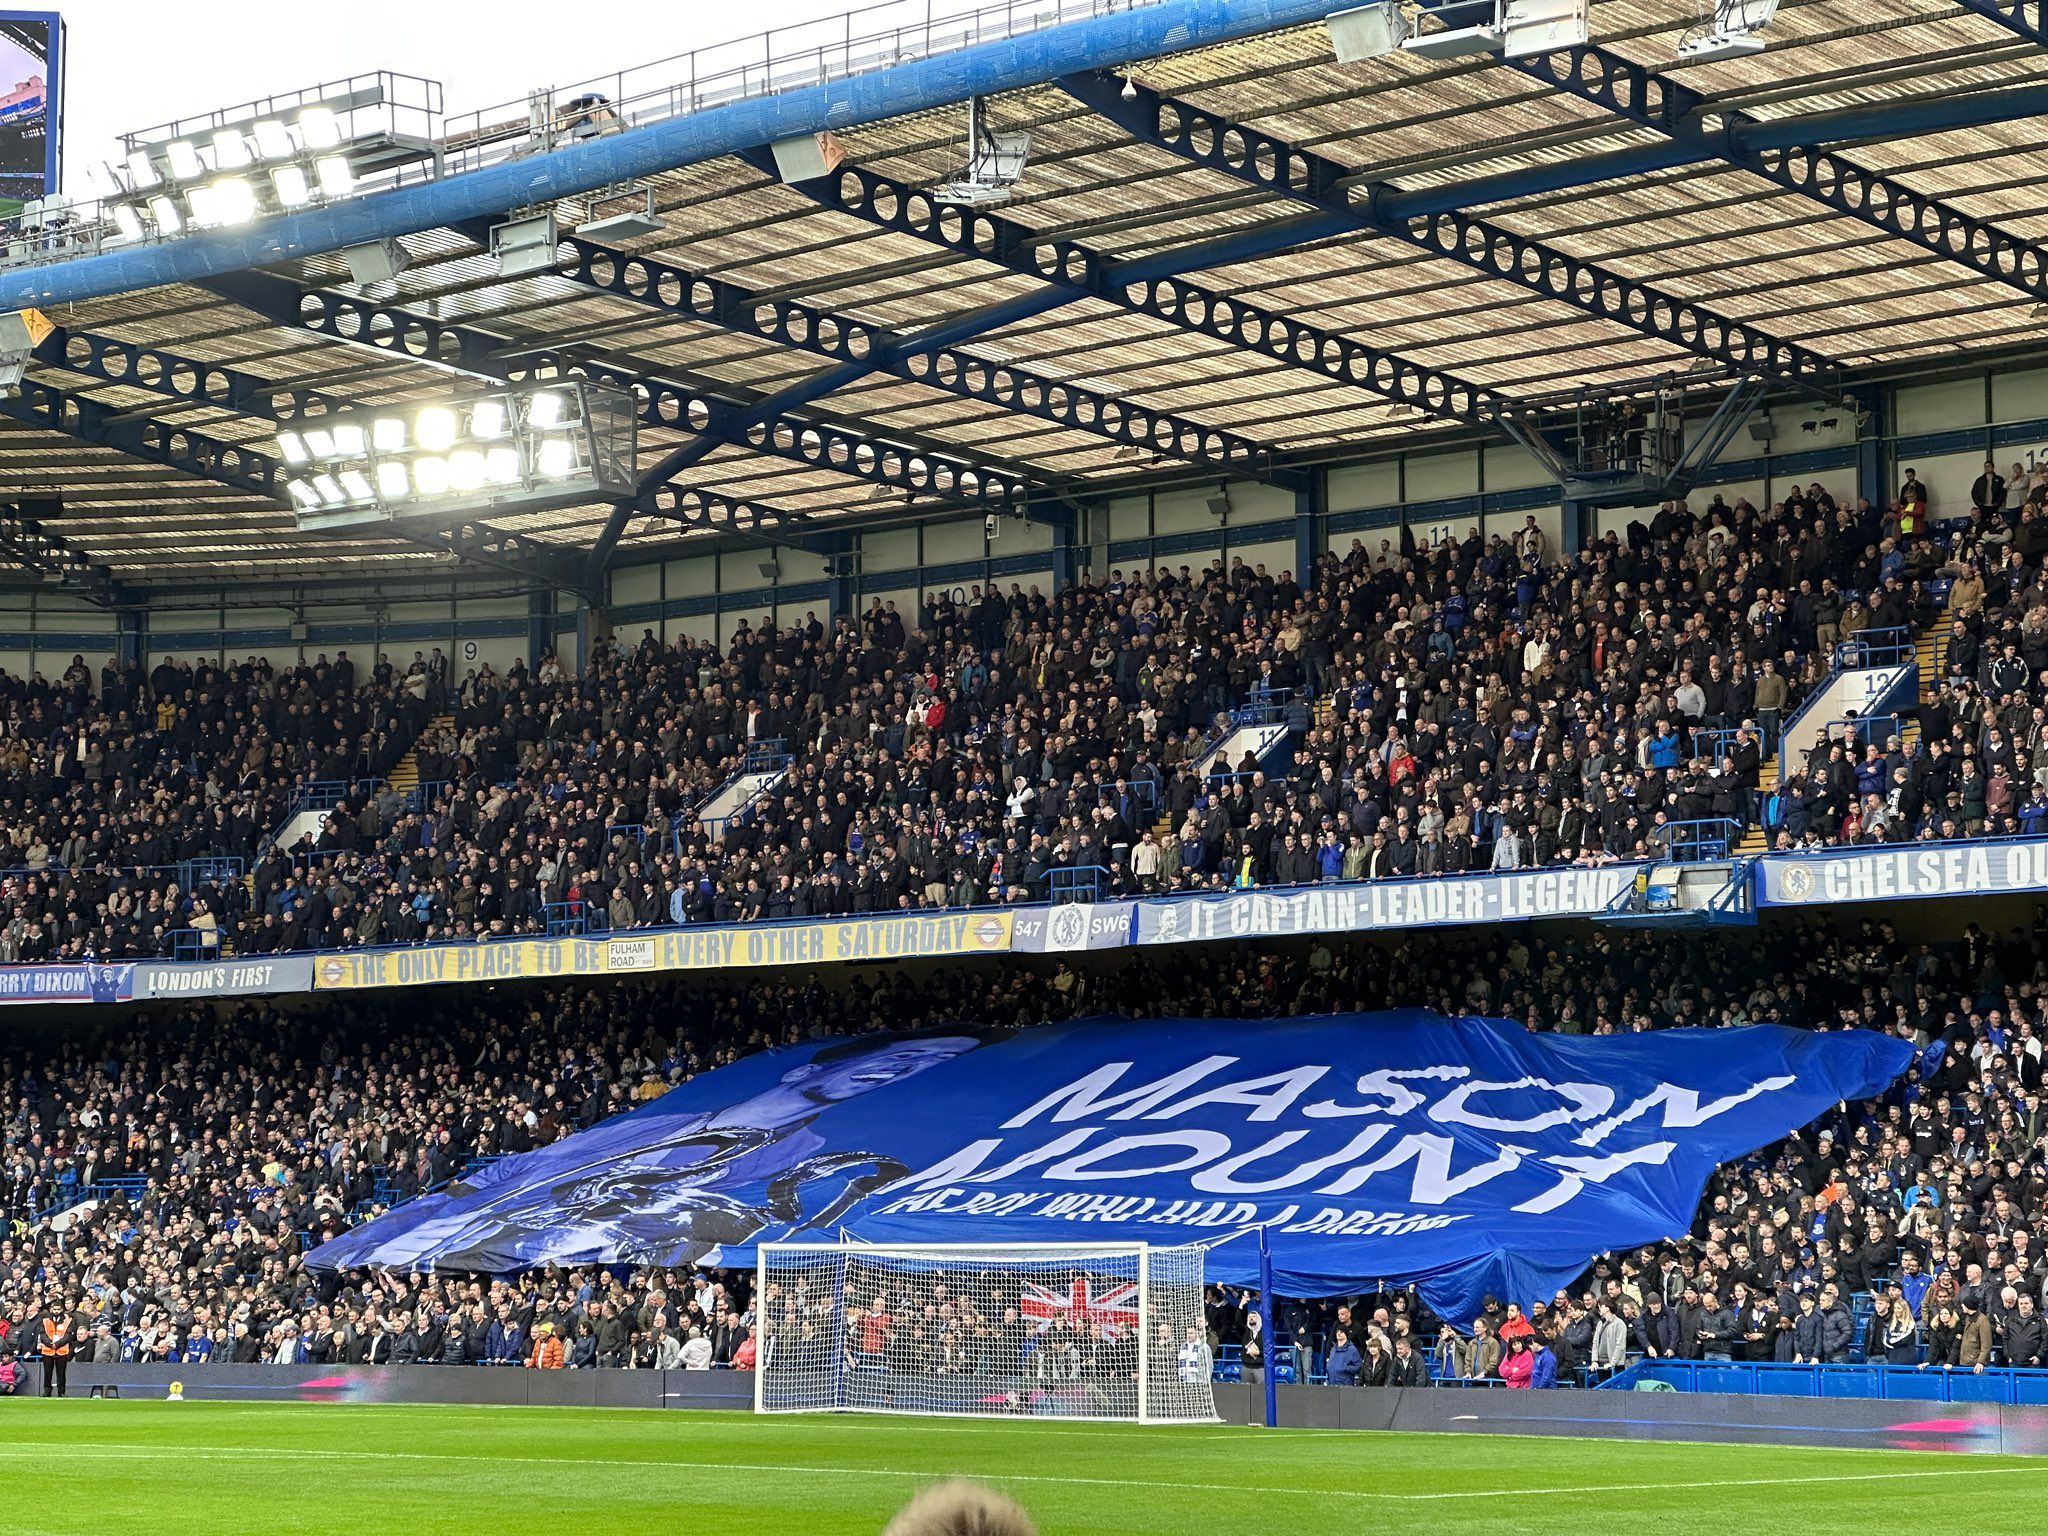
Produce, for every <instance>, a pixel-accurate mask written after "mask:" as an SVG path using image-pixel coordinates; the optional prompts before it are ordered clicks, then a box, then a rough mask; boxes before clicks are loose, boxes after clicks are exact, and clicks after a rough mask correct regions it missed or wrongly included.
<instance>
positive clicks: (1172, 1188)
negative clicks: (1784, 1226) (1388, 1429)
mask: <svg viewBox="0 0 2048 1536" xmlns="http://www.w3.org/2000/svg"><path fill="white" fill-rule="evenodd" d="M1912 1055H1913V1048H1912V1046H1911V1045H1910V1044H1909V1043H1908V1042H1905V1041H1901V1040H1894V1039H1891V1038H1888V1037H1886V1036H1882V1035H1876V1034H1871V1033H1868V1032H1863V1031H1850V1032H1837V1033H1832V1034H1811V1033H1805V1032H1801V1031H1797V1030H1791V1029H1786V1028H1783V1027H1779V1026H1774V1025H1758V1026H1754V1027H1750V1028H1747V1029H1741V1030H1726V1029H1721V1030H1672V1031H1665V1032H1660V1033H1654V1034H1641V1035H1628V1036H1610V1037H1598V1038H1595V1037H1583V1036H1577V1037H1572V1036H1557V1035H1532V1034H1529V1033H1527V1032H1526V1031H1524V1030H1523V1029H1521V1028H1520V1027H1519V1026H1517V1025H1515V1024H1512V1023H1508V1022H1505V1021H1502V1020H1491V1019H1473V1018H1467V1019H1457V1020H1447V1019H1442V1018H1439V1017H1437V1016H1436V1015H1433V1014H1426V1013H1422V1012H1417V1011H1407V1012H1399V1013H1383V1014H1367V1015H1352V1016H1345V1017H1321V1018H1314V1019H1295V1020H1289V1021H1283V1022H1278V1023H1259V1024H1247V1023H1245V1022H1243V1021H1241V1020H1185V1019H1180V1020H1159V1021H1149V1022H1146V1023H1126V1022H1120V1021H1112V1020H1088V1021H1082V1022H1079V1023H1074V1024H1067V1025H1060V1026H1054V1027H1048V1028H1044V1029H1035V1030H1027V1031H1022V1032H1018V1033H1014V1034H1007V1035H1004V1034H994V1033H987V1032H981V1031H977V1030H974V1029H972V1028H967V1027H963V1028H960V1029H958V1030H955V1031H950V1032H948V1031H940V1032H931V1033H925V1034H920V1035H916V1036H908V1037H903V1036H883V1037H874V1036H869V1037H863V1038H861V1039H857V1040H852V1041H840V1042H834V1043H830V1044H825V1045H809V1046H803V1047H797V1048H792V1049H790V1050H785V1051H779V1052H772V1053H767V1054H764V1055H761V1056H756V1057H751V1058H749V1059H747V1060H745V1061H742V1062H739V1063H736V1064H735V1065H734V1066H732V1067H728V1068H725V1069H723V1070H720V1071H716V1072H711V1073H707V1074H705V1075H704V1076H702V1077H699V1078H697V1079H695V1080H694V1081H692V1082H690V1083H688V1084H686V1085H684V1086H683V1087H681V1088H679V1089H677V1090H676V1091H675V1092H673V1093H671V1094H669V1095H667V1096H666V1097H664V1098H662V1099H659V1100H657V1101H656V1102H655V1103H653V1104H651V1105H649V1106H647V1107H646V1108H644V1109H642V1110H638V1111H636V1112H634V1113H633V1114H630V1115H625V1116H621V1117H619V1118H617V1119H615V1120H611V1121H608V1122H606V1123H604V1124H602V1125H599V1126H596V1127H594V1128H593V1129H591V1130H589V1131H587V1132H584V1133H583V1134H581V1135H578V1136H572V1137H569V1138H567V1139H566V1140H564V1141H561V1142H558V1143H556V1144H555V1145H553V1146H551V1147H547V1148H544V1149H542V1150H541V1151H539V1152H534V1153H529V1154H527V1155H525V1156H523V1157H516V1158H507V1159H504V1160H502V1161H500V1162H498V1163H495V1164H493V1165H491V1166H490V1167H489V1168H488V1169H486V1170H484V1171H483V1172H482V1173H481V1174H479V1176H478V1177H477V1178H476V1179H475V1180H473V1181H471V1182H469V1183H466V1184H458V1185H455V1186H451V1188H450V1189H448V1190H447V1191H444V1192H442V1193H440V1194H436V1195H432V1196H429V1197H427V1198H426V1199H423V1200H418V1201H415V1202H413V1203H411V1204H410V1205H407V1206H404V1207H401V1208H400V1209H398V1210H396V1211H393V1212H391V1213H390V1214H389V1215H387V1216H384V1217H382V1218H380V1219H378V1220H376V1221H373V1222H371V1223H369V1224H367V1225H366V1226H363V1227H360V1228H358V1229H357V1230H355V1231H354V1232H351V1233H348V1234H346V1235H344V1236H343V1237H341V1238H338V1239H336V1240H335V1241H333V1242H331V1243H328V1244H326V1245H325V1246H323V1247H321V1248H319V1249H318V1250H316V1251H315V1253H314V1254H313V1255H312V1256H311V1260H310V1262H312V1263H314V1264H315V1265H318V1266H321V1267H334V1268H346V1267H354V1266H358V1265H373V1266H379V1267H394V1268H401V1269H403V1268H426V1267H437V1268H443V1269H458V1270H464V1269H468V1270H482V1271H503V1270H509V1269H517V1268H526V1267H530V1266H534V1265H542V1264H590V1263H643V1264H659V1265H686V1264H697V1263H708V1264H742V1265H744V1264H750V1263H752V1262H753V1253H754V1245H755V1244H756V1243H757V1242H759V1241H763V1240H773V1239H778V1238H786V1237H791V1236H796V1235H800V1234H808V1235H813V1236H819V1237H829V1236H832V1235H834V1234H836V1233H838V1232H839V1231H841V1230H842V1229H843V1230H844V1231H846V1232H848V1233H850V1234H852V1235H853V1236H854V1237H856V1238H860V1239H863V1240H867V1241H873V1242H914V1243H963V1242H974V1243H1006V1242H1016V1243H1028V1242H1039V1243H1043V1242H1061V1241H1064V1242H1077V1241H1086V1242H1093V1241H1097V1240H1108V1241H1143V1242H1151V1243H1158V1244H1179V1243H1186V1242H1190V1241H1201V1240H1213V1239H1218V1238H1223V1237H1226V1236H1228V1235H1230V1234H1232V1233H1239V1232H1243V1231H1245V1230H1246V1229H1249V1228H1254V1227H1266V1228H1268V1229H1270V1232H1271V1237H1272V1248H1273V1255H1274V1263H1275V1268H1276V1271H1277V1281H1276V1283H1277V1284H1278V1285H1279V1287H1280V1289H1281V1290H1282V1291H1283V1292H1284V1293H1285V1294H1288V1295H1296V1296H1316V1295H1329V1294H1337V1293H1343V1292H1347V1291H1353V1290H1356V1289H1359V1288H1360V1287H1362V1286H1365V1285H1368V1284H1371V1283H1374V1282H1378V1281H1390V1282H1399V1283H1407V1282H1413V1283H1417V1284H1420V1285H1421V1286H1422V1287H1423V1292H1424V1295H1425V1296H1426V1297H1427V1298H1428V1300H1429V1301H1430V1303H1431V1304H1432V1305H1433V1306H1434V1307H1435V1308H1436V1309H1437V1310H1438V1311H1439V1312H1441V1313H1443V1314H1444V1315H1446V1316H1450V1317H1459V1316H1467V1317H1469V1316H1470V1315H1472V1312H1473V1309H1474V1308H1475V1307H1476V1305H1477V1303H1478V1301H1479V1298H1480V1297H1481V1296H1482V1295H1484V1294H1486V1293H1489V1292H1491V1293H1493V1294H1497V1295H1501V1296H1504V1297H1512V1298H1515V1299H1518V1300H1522V1301H1529V1300H1531V1299H1533V1298H1536V1297H1539V1296H1547V1295H1549V1294H1550V1293H1552V1292H1553V1291H1554V1290H1555V1289H1556V1288H1557V1287H1558V1286H1560V1285H1562V1284H1565V1283H1567V1282H1569V1281H1570V1280H1571V1279H1572V1278H1573V1277H1574V1276H1575V1275H1576V1274H1578V1273H1579V1271H1580V1270H1581V1269H1583V1268H1584V1266H1585V1264H1586V1263H1587V1261H1588V1260H1589V1259H1590V1258H1591V1257H1592V1256H1594V1255H1595V1254H1598V1253H1602V1252H1606V1251H1608V1250H1611V1249H1615V1248H1623V1247H1632V1246H1635V1245H1637V1244H1641V1243H1647V1242H1652V1241H1655V1240H1657V1239H1659V1238H1664V1237H1670V1236H1673V1235H1676V1234H1678V1233H1681V1232H1683V1231H1684V1230H1685V1229H1686V1228H1687V1227H1688V1226H1689V1225H1690V1223H1691V1220H1692V1217H1693V1212H1694V1209H1695V1207H1696V1206H1697V1204H1698V1201H1699V1197H1700V1192H1701V1191H1702V1189H1703V1188H1704V1187H1705V1184H1706V1180H1707V1177H1708V1175H1709V1174H1710V1173H1711V1172H1712V1171H1713V1169H1714V1168H1715V1167H1716V1166H1717V1165H1719V1164H1720V1163H1722V1162H1724V1161H1726V1160H1727V1159H1729V1158H1732V1157H1736V1156H1739V1155H1741V1154H1743V1153H1746V1152H1749V1151H1752V1150H1754V1149H1755V1148H1757V1147H1759V1146H1761V1145H1764V1144H1765V1143H1767V1142H1770V1141H1772V1140H1774V1139H1776V1138H1777V1137H1779V1136H1782V1135H1783V1134H1785V1133H1786V1132H1788V1131H1791V1130H1793V1129H1795V1128H1797V1127H1799V1126H1802V1125H1805V1124H1806V1123H1807V1122H1809V1121H1810V1120H1812V1119H1813V1118H1814V1117H1815V1116H1816V1115H1818V1114H1819V1113H1820V1112H1821V1111H1823V1110H1824V1109H1826V1108H1828V1107H1829V1106H1830V1105H1832V1104H1834V1103H1835V1102H1837V1101H1838V1100H1842V1099H1854V1098H1859V1097H1864V1096H1867V1095H1870V1094H1873V1093H1876V1092H1879V1091H1881V1090H1882V1089H1884V1088H1885V1087H1886V1086H1887V1085H1889V1084H1890V1083H1891V1082H1892V1081H1893V1080H1894V1079H1895V1078H1896V1077H1897V1076H1898V1075H1899V1074H1900V1073H1901V1072H1903V1071H1904V1070H1905V1068H1906V1066H1907V1064H1908V1063H1909V1061H1910V1060H1911V1058H1912ZM1209 1273H1210V1276H1211V1278H1213V1279H1220V1280H1226V1281H1236V1282H1242V1283H1252V1282H1254V1281H1255V1279H1256V1274H1257V1252H1256V1247H1255V1245H1254V1244H1252V1243H1250V1242H1247V1241H1237V1242H1230V1243H1225V1244H1222V1245H1221V1246H1219V1247H1217V1248H1216V1249H1215V1250H1214V1251H1213V1252H1212V1253H1211V1254H1210V1261H1209Z"/></svg>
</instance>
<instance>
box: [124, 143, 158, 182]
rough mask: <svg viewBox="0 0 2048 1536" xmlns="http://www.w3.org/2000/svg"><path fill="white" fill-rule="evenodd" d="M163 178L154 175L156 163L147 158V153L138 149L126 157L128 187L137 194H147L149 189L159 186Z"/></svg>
mask: <svg viewBox="0 0 2048 1536" xmlns="http://www.w3.org/2000/svg"><path fill="white" fill-rule="evenodd" d="M162 184H163V177H161V176H159V175H157V173H156V162H155V161H154V160H152V159H150V158H149V151H148V150H146V149H138V150H136V151H135V152H134V153H133V154H131V155H129V157H128V185H129V186H131V187H133V188H134V189H135V190H136V191H138V192H147V191H148V190H149V189H150V188H151V187H156V186H161V185H162Z"/></svg>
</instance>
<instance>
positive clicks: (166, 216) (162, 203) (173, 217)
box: [149, 195, 185, 235]
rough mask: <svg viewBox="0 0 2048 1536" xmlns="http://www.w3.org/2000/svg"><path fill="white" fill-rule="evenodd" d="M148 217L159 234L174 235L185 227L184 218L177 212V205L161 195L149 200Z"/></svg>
mask: <svg viewBox="0 0 2048 1536" xmlns="http://www.w3.org/2000/svg"><path fill="white" fill-rule="evenodd" d="M149 217H150V220H151V222H152V223H154V224H155V225H156V230H157V233H158V234H160V235H175V234H176V233H178V231H179V230H181V229H183V228H184V227H185V220H184V217H183V216H182V215H181V214H180V213H179V212H178V205H177V204H176V203H174V202H172V201H171V200H170V199H169V198H168V197H164V196H161V195H159V196H157V197H152V198H151V199H150V200H149Z"/></svg>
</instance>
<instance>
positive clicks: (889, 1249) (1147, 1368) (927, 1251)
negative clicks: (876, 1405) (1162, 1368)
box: [754, 1242, 1181, 1424]
mask: <svg viewBox="0 0 2048 1536" xmlns="http://www.w3.org/2000/svg"><path fill="white" fill-rule="evenodd" d="M1155 1246H1157V1245H1155V1244H1152V1243H1114V1242H1111V1243H857V1242H838V1243H819V1242H769V1243H757V1244H756V1245H755V1247H754V1308H755V1317H756V1319H757V1326H760V1325H761V1323H760V1320H761V1318H762V1314H761V1310H760V1309H761V1308H762V1307H763V1306H764V1305H765V1304H766V1301H767V1297H768V1260H769V1258H770V1257H771V1256H773V1255H802V1254H814V1255H824V1254H831V1255H834V1256H843V1255H859V1256H860V1257H863V1258H877V1259H887V1258H906V1259H932V1258H942V1259H943V1258H952V1257H955V1256H959V1257H969V1256H972V1255H976V1254H979V1255H982V1256H984V1257H1001V1256H1008V1255H1011V1254H1016V1255H1021V1256H1026V1257H1030V1258H1041V1259H1058V1258H1060V1257H1061V1256H1062V1255H1071V1256H1073V1257H1076V1258H1080V1257H1084V1256H1093V1257H1101V1256H1102V1255H1105V1254H1129V1255H1131V1256H1133V1257H1135V1258H1136V1259H1137V1261H1138V1351H1137V1353H1138V1381H1137V1387H1138V1417H1137V1422H1138V1423H1140V1424H1149V1423H1152V1422H1154V1415H1153V1414H1152V1411H1151V1401H1152V1364H1151V1356H1152V1351H1151V1349H1150V1348H1149V1347H1148V1346H1147V1341H1148V1340H1149V1339H1150V1338H1151V1336H1152V1262H1151V1261H1152V1249H1153V1248H1154V1247H1155ZM1175 1246H1176V1247H1178V1246H1181V1245H1175ZM761 1331H762V1335H763V1337H764V1338H765V1337H766V1332H767V1330H766V1328H765V1327H762V1329H761ZM767 1393H768V1366H767V1362H766V1361H763V1360H757V1361H756V1362H755V1363H754V1412H756V1413H758V1414H764V1415H765V1414H771V1413H774V1414H789V1413H845V1412H848V1411H849V1410H847V1409H845V1408H837V1407H834V1408H823V1409H816V1408H770V1407H768V1406H767ZM861 1411H862V1412H872V1413H888V1412H901V1411H904V1410H896V1409H863V1410H861ZM1124 1422H1126V1423H1129V1422H1130V1420H1125V1421H1124ZM1176 1422H1177V1421H1176Z"/></svg>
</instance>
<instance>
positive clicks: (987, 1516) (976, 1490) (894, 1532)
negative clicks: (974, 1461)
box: [882, 1478, 1038, 1536]
mask: <svg viewBox="0 0 2048 1536" xmlns="http://www.w3.org/2000/svg"><path fill="white" fill-rule="evenodd" d="M882 1536H1038V1528H1037V1527H1036V1526H1034V1525H1033V1524H1032V1523H1031V1517H1030V1516H1029V1515H1027V1514H1025V1513H1024V1511H1023V1509H1022V1508H1021V1507H1020V1506H1019V1505H1018V1504H1017V1502H1016V1501H1015V1500H1014V1499H1011V1498H1009V1497H1008V1496H1007V1495H1005V1494H1000V1493H997V1492H996V1491H995V1489H993V1488H988V1487H984V1486H983V1485H982V1484H980V1483H970V1482H967V1481H966V1480H965V1479H958V1478H956V1479H955V1480H954V1481H952V1482H950V1483H938V1484H936V1485H934V1486H933V1487H930V1488H927V1489H925V1490H924V1492H922V1493H920V1494H919V1495H918V1496H917V1497H916V1498H914V1499H912V1500H911V1501H910V1502H909V1503H908V1504H906V1505H904V1506H903V1508H902V1509H900V1510H898V1511H897V1513H896V1518H895V1519H894V1520H891V1521H890V1522H889V1525H888V1528H887V1529H886V1530H884V1531H883V1532H882Z"/></svg>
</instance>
